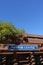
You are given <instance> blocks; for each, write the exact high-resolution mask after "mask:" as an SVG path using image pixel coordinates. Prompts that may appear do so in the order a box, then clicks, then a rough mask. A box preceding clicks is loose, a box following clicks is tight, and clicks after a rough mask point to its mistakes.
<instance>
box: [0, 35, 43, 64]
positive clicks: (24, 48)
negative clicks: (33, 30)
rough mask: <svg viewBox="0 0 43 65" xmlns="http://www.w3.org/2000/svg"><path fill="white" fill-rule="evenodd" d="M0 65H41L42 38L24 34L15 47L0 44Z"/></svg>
mask: <svg viewBox="0 0 43 65" xmlns="http://www.w3.org/2000/svg"><path fill="white" fill-rule="evenodd" d="M0 65H43V36H40V35H32V34H24V35H22V37H21V42H20V43H19V44H17V45H15V44H1V43H0Z"/></svg>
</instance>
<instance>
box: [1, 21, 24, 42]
mask: <svg viewBox="0 0 43 65" xmlns="http://www.w3.org/2000/svg"><path fill="white" fill-rule="evenodd" d="M1 22H2V21H0V42H3V43H4V42H7V43H9V42H11V41H14V40H15V39H16V38H19V37H20V35H22V34H23V33H25V31H24V30H23V29H21V30H20V29H18V28H16V27H15V26H14V25H13V24H12V23H10V22H9V23H3V22H2V23H1Z"/></svg>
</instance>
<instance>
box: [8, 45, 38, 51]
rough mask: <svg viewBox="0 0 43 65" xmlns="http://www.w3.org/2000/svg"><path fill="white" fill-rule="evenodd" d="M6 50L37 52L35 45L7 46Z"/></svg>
mask: <svg viewBox="0 0 43 65" xmlns="http://www.w3.org/2000/svg"><path fill="white" fill-rule="evenodd" d="M8 50H9V51H14V50H15V51H16V50H18V51H34V50H38V46H37V45H28V46H25V45H24V46H23V45H13V46H12V45H9V46H8Z"/></svg>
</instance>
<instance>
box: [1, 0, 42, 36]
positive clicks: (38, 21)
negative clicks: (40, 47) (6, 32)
mask: <svg viewBox="0 0 43 65" xmlns="http://www.w3.org/2000/svg"><path fill="white" fill-rule="evenodd" d="M0 20H3V21H5V22H8V21H10V22H12V23H13V24H14V25H15V26H17V27H18V28H20V29H21V28H23V29H25V31H26V33H29V34H39V35H43V0H0Z"/></svg>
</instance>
